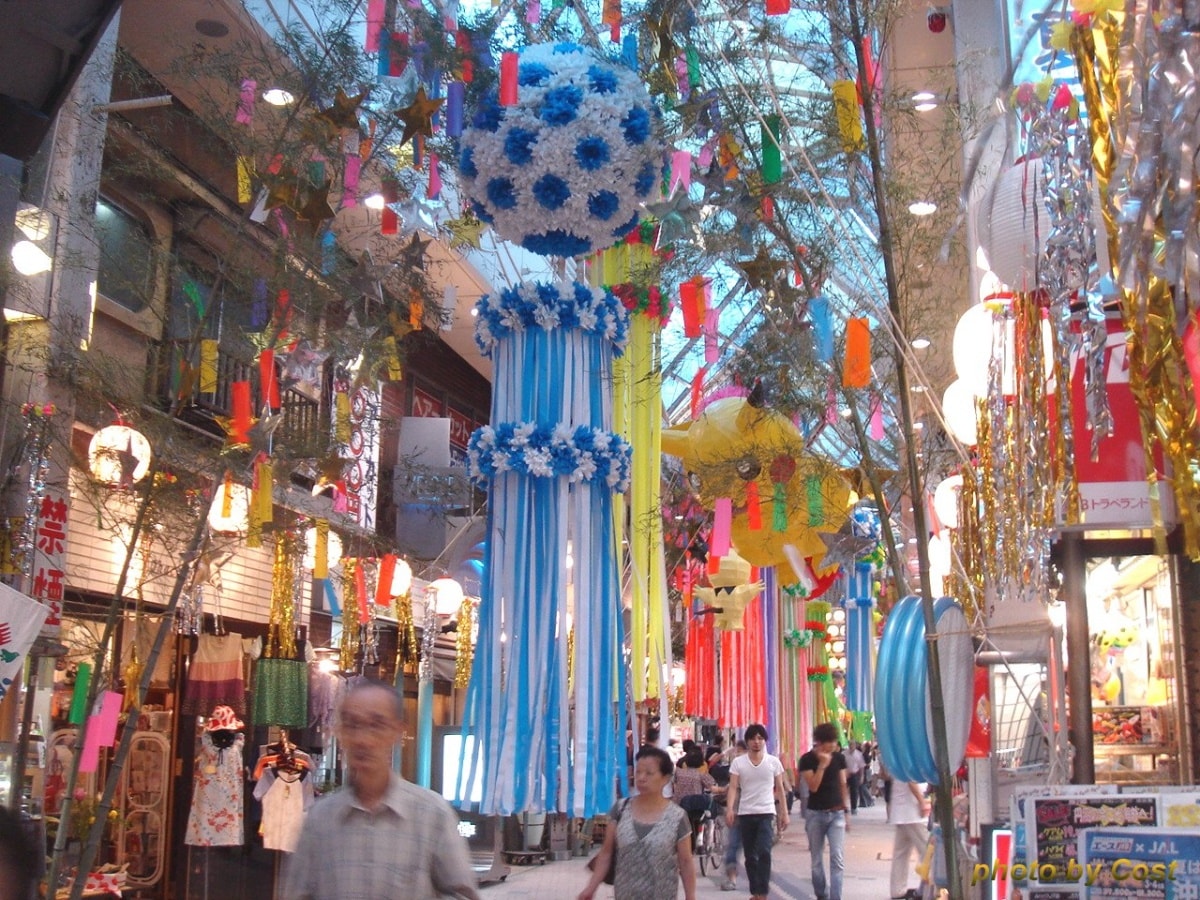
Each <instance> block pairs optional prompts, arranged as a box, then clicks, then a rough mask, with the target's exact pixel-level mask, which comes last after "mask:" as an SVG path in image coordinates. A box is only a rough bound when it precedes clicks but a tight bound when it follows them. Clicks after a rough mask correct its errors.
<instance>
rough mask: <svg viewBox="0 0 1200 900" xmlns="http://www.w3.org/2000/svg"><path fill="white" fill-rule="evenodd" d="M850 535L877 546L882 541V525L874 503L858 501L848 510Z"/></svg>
mask: <svg viewBox="0 0 1200 900" xmlns="http://www.w3.org/2000/svg"><path fill="white" fill-rule="evenodd" d="M849 524H850V533H851V534H853V535H854V536H855V537H857V538H866V539H868V540H870V541H873V542H874V543H876V544H878V543H879V542H880V541H882V540H883V523H882V522H881V521H880V519H879V510H878V509H876V508H875V504H874V503H869V502H863V501H859V502H858V503H856V504H855V505H854V508H853V509H852V510H850V523H849Z"/></svg>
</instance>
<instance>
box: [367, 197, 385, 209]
mask: <svg viewBox="0 0 1200 900" xmlns="http://www.w3.org/2000/svg"><path fill="white" fill-rule="evenodd" d="M363 206H365V207H366V208H367V209H383V206H384V202H383V194H372V195H371V196H369V197H367V198H365V199H364V200H363Z"/></svg>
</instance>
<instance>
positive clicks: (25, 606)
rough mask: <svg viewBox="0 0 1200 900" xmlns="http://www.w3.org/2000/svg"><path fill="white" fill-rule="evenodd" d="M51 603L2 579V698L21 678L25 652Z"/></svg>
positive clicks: (0, 675) (0, 597) (0, 624)
mask: <svg viewBox="0 0 1200 900" xmlns="http://www.w3.org/2000/svg"><path fill="white" fill-rule="evenodd" d="M48 611H49V610H48V609H47V607H45V606H44V605H42V604H41V603H38V602H37V601H36V600H34V599H32V598H30V597H26V596H25V595H24V594H22V593H21V592H20V591H15V590H13V589H12V588H10V587H9V586H8V585H7V584H4V583H2V582H0V698H3V697H4V695H5V694H6V693H8V689H9V687H10V686H11V685H12V683H13V682H14V681H15V680H17V679H18V678H20V676H21V666H22V664H23V662H24V659H25V654H26V653H28V652H29V648H30V647H31V646H33V642H34V641H35V640H36V639H37V636H38V632H39V631H40V630H41V628H42V623H43V622H45V621H46V614H47V612H48Z"/></svg>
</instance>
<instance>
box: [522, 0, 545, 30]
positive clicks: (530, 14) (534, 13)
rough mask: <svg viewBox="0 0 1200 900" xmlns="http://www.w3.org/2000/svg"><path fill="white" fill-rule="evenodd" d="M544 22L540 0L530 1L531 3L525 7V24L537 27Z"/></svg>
mask: <svg viewBox="0 0 1200 900" xmlns="http://www.w3.org/2000/svg"><path fill="white" fill-rule="evenodd" d="M540 21H542V4H541V3H540V2H539V0H530V3H529V5H528V6H527V7H525V22H526V23H527V24H529V25H536V24H537V23H538V22H540Z"/></svg>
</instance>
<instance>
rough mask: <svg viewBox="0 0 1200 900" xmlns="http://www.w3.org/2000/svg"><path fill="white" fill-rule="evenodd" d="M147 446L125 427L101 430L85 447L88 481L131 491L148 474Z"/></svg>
mask: <svg viewBox="0 0 1200 900" xmlns="http://www.w3.org/2000/svg"><path fill="white" fill-rule="evenodd" d="M152 456H153V453H152V452H151V450H150V442H149V441H148V440H146V436H145V435H144V434H142V433H141V432H140V431H138V430H136V429H134V428H130V427H129V426H128V425H109V426H107V427H105V428H101V429H100V430H99V431H97V432H96V433H95V434H94V435H92V441H91V443H90V444H88V469H89V470H90V471H91V473H92V477H93V478H94V479H96V481H98V482H100V483H101V484H107V485H110V486H111V487H131V486H133V485H135V484H137V483H138V482H139V481H141V480H142V479H143V478H145V477H146V473H147V472H148V471H150V460H151V458H152Z"/></svg>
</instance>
